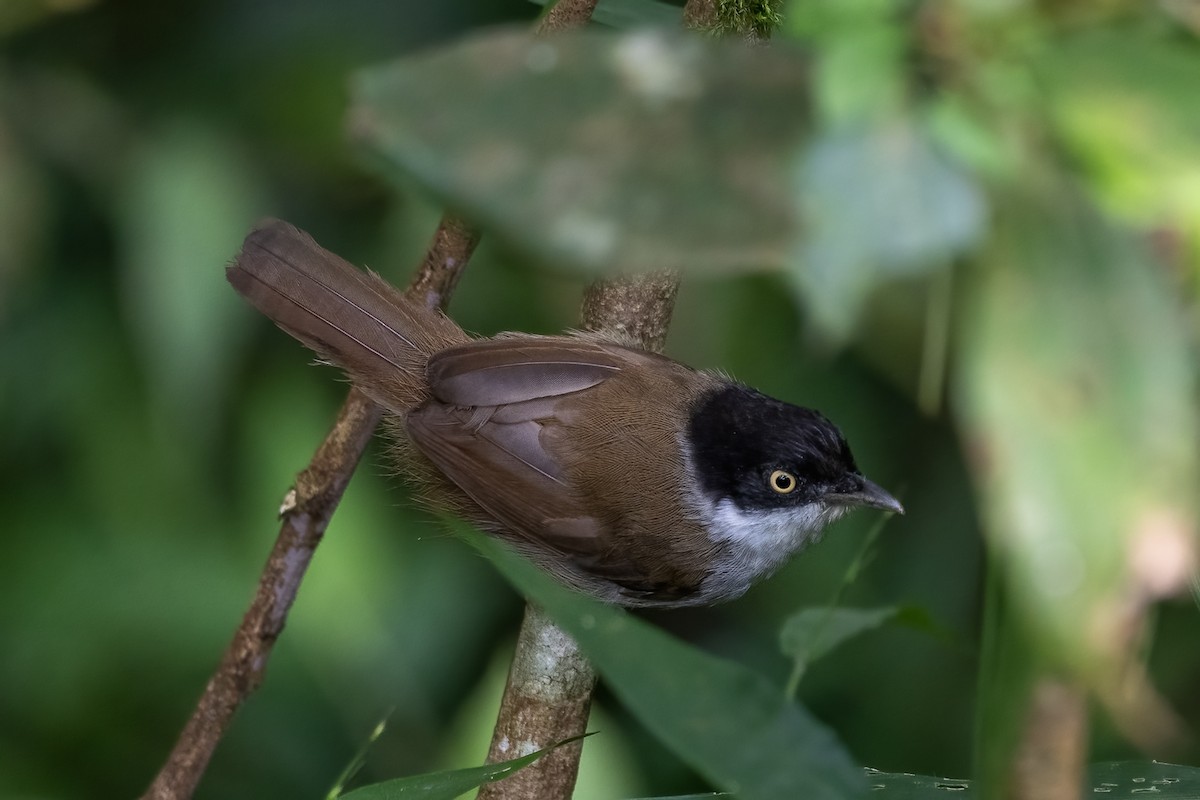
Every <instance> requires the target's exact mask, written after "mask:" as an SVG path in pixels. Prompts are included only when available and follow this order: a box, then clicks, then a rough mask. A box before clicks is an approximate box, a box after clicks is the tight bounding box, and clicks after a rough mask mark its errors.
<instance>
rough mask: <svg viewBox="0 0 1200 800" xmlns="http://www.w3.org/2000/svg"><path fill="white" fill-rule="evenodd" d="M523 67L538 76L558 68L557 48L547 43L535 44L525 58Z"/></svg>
mask: <svg viewBox="0 0 1200 800" xmlns="http://www.w3.org/2000/svg"><path fill="white" fill-rule="evenodd" d="M525 66H526V67H528V68H529V71H530V72H536V73H538V74H539V75H540V74H543V73H546V72H550V71H551V70H553V69H554V68H555V67H557V66H558V48H557V47H555V46H554V45H552V44H550V43H549V42H537V43H535V44H534V45H533V47H531V48H529V53H528V54H526V56H525Z"/></svg>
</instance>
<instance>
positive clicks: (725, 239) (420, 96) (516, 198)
mask: <svg viewBox="0 0 1200 800" xmlns="http://www.w3.org/2000/svg"><path fill="white" fill-rule="evenodd" d="M806 64H807V61H806V59H805V57H804V56H803V55H802V54H801V53H800V52H799V51H798V50H797V49H796V48H795V47H794V46H787V45H786V43H781V45H780V46H774V45H773V46H771V47H753V46H749V45H747V44H745V43H744V42H740V41H730V40H723V39H722V40H718V39H713V38H712V37H704V36H697V35H695V34H690V35H689V34H687V33H685V32H665V31H648V30H643V31H638V32H634V33H628V34H621V35H613V34H607V33H603V32H596V31H590V32H589V31H576V32H571V33H569V34H566V35H563V36H556V37H554V38H553V39H552V40H550V39H535V38H533V37H531V36H529V35H527V34H525V33H513V32H499V33H496V32H493V33H488V34H485V35H482V36H475V37H473V38H469V39H466V40H464V41H462V42H459V43H456V44H453V45H451V46H449V47H446V48H443V49H440V50H436V51H433V52H430V53H426V54H423V55H419V56H416V57H414V58H407V59H404V60H402V61H399V62H397V63H395V64H392V65H390V66H384V67H380V68H377V69H373V70H369V71H367V72H364V73H362V74H361V75H359V76H358V79H357V80H356V82H355V87H354V109H353V112H352V128H353V130H354V131H355V132H356V133H357V135H358V137H359V138H360V139H362V140H363V141H365V142H366V143H368V144H369V145H370V147H371V148H373V149H374V150H375V151H377V152H378V153H379V154H380V155H381V156H382V157H383V159H384V160H385V161H386V162H388V163H390V164H391V165H393V166H394V167H395V168H398V169H399V170H400V172H401V173H402V174H404V175H407V176H409V177H412V178H415V179H416V180H417V181H418V182H419V183H420V184H421V185H422V186H424V187H426V188H427V189H428V190H430V191H432V192H433V193H434V194H435V195H437V197H438V198H440V199H441V200H442V201H443V202H444V203H446V204H448V205H450V206H452V207H454V208H456V209H458V210H459V211H460V212H462V213H464V214H465V215H466V216H467V217H468V218H470V219H473V220H474V221H476V222H477V223H479V224H481V225H483V226H484V227H485V228H487V229H489V230H492V231H495V232H497V233H499V234H501V235H502V236H503V237H505V238H506V239H508V240H509V241H510V243H512V244H515V245H517V246H518V247H521V248H523V249H524V250H526V251H527V252H528V253H530V254H531V255H533V256H534V257H540V258H541V259H542V260H544V261H545V262H547V263H551V264H556V265H573V266H576V267H581V268H585V269H591V270H598V269H615V268H621V269H627V270H633V271H647V270H655V269H683V268H686V269H692V270H730V269H748V268H763V267H780V266H782V265H783V264H784V263H785V262H786V260H787V254H788V253H789V251H790V250H791V248H792V240H793V238H794V237H795V236H796V234H797V232H798V225H797V217H796V207H795V206H796V204H795V199H794V196H793V192H794V187H793V186H792V182H791V176H792V174H793V173H794V169H793V168H792V166H791V165H792V163H793V162H794V160H795V158H796V154H797V149H798V147H799V146H800V144H801V142H802V139H803V135H804V133H805V131H806V129H807V120H808V118H809V113H808V100H807V94H806V91H807V89H806V87H807V68H806Z"/></svg>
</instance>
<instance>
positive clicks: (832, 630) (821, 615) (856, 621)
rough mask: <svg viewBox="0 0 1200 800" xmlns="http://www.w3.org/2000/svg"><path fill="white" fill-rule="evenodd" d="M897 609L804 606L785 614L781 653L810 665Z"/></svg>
mask: <svg viewBox="0 0 1200 800" xmlns="http://www.w3.org/2000/svg"><path fill="white" fill-rule="evenodd" d="M899 611H900V609H898V608H896V607H894V606H893V607H890V608H805V609H802V610H800V611H798V612H796V613H795V614H793V615H792V616H790V617H788V618H787V620H786V621H784V623H783V628H782V629H781V630H780V632H779V647H780V649H782V650H783V654H784V655H786V656H790V657H791V658H793V659H795V660H796V662H797V663H799V664H811V663H812V662H813V661H816V660H817V659H818V658H821V657H822V656H824V655H826V654H828V653H829V652H830V651H832V650H834V649H836V648H837V647H838V646H839V645H841V644H842V643H844V642H846V641H848V640H850V639H852V638H854V637H855V636H858V635H859V634H860V633H866V632H867V631H869V630H873V629H875V628H878V627H879V626H880V625H883V624H884V623H885V622H888V621H889V620H892V619H895V617H896V615H897V614H898V613H899Z"/></svg>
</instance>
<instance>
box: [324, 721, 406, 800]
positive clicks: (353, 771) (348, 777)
mask: <svg viewBox="0 0 1200 800" xmlns="http://www.w3.org/2000/svg"><path fill="white" fill-rule="evenodd" d="M390 716H391V712H390V711H389V712H388V714H387V716H385V717H384V718H383V719H381V720H379V722H378V724H376V725H375V727H374V728H373V729H372V730H371V734H370V735H369V736H368V737H367V740H366V741H365V742H363V743H362V746H360V747H359V748H358V752H356V753H355V754H354V758H352V759H350V763H349V764H347V765H346V768H345V769H343V770H342V774H341V775H338V778H337V780H336V781H334V783H333V788H332V789H330V790H329V792H328V793H327V794H326V795H325V798H326V800H337V798H338V797H339V796H341V794H342V791H343V790H344V789H345V788H346V784H347V783H349V782H350V781H352V780H354V776H355V775H357V774H358V772H359V770H361V769H362V768H363V766H364V765H365V764H366V763H367V752H368V751H369V750H370V749H371V745H373V744H375V742H376V741H378V739H379V737H380V736H382V735H383V731H384V730H385V729H386V728H387V718H388V717H390Z"/></svg>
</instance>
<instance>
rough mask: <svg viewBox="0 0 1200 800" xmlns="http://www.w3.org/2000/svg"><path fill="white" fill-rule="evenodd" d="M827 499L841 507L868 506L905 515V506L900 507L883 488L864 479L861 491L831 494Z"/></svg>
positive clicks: (827, 495)
mask: <svg viewBox="0 0 1200 800" xmlns="http://www.w3.org/2000/svg"><path fill="white" fill-rule="evenodd" d="M825 499H826V500H828V501H831V502H834V503H837V504H839V505H847V506H868V507H870V508H880V509H883V510H884V511H891V512H892V513H893V514H903V513H904V506H902V505H900V501H899V500H897V499H896V498H894V497H892V496H891V495H890V494H888V493H887V492H885V491H884V490H883V487H882V486H880V485H879V484H877V483H875V482H874V481H869V480H867V479H866V478H863V479H862V488H861V489H855V490H854V491H850V492H829V493H827V494H826V495H825Z"/></svg>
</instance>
